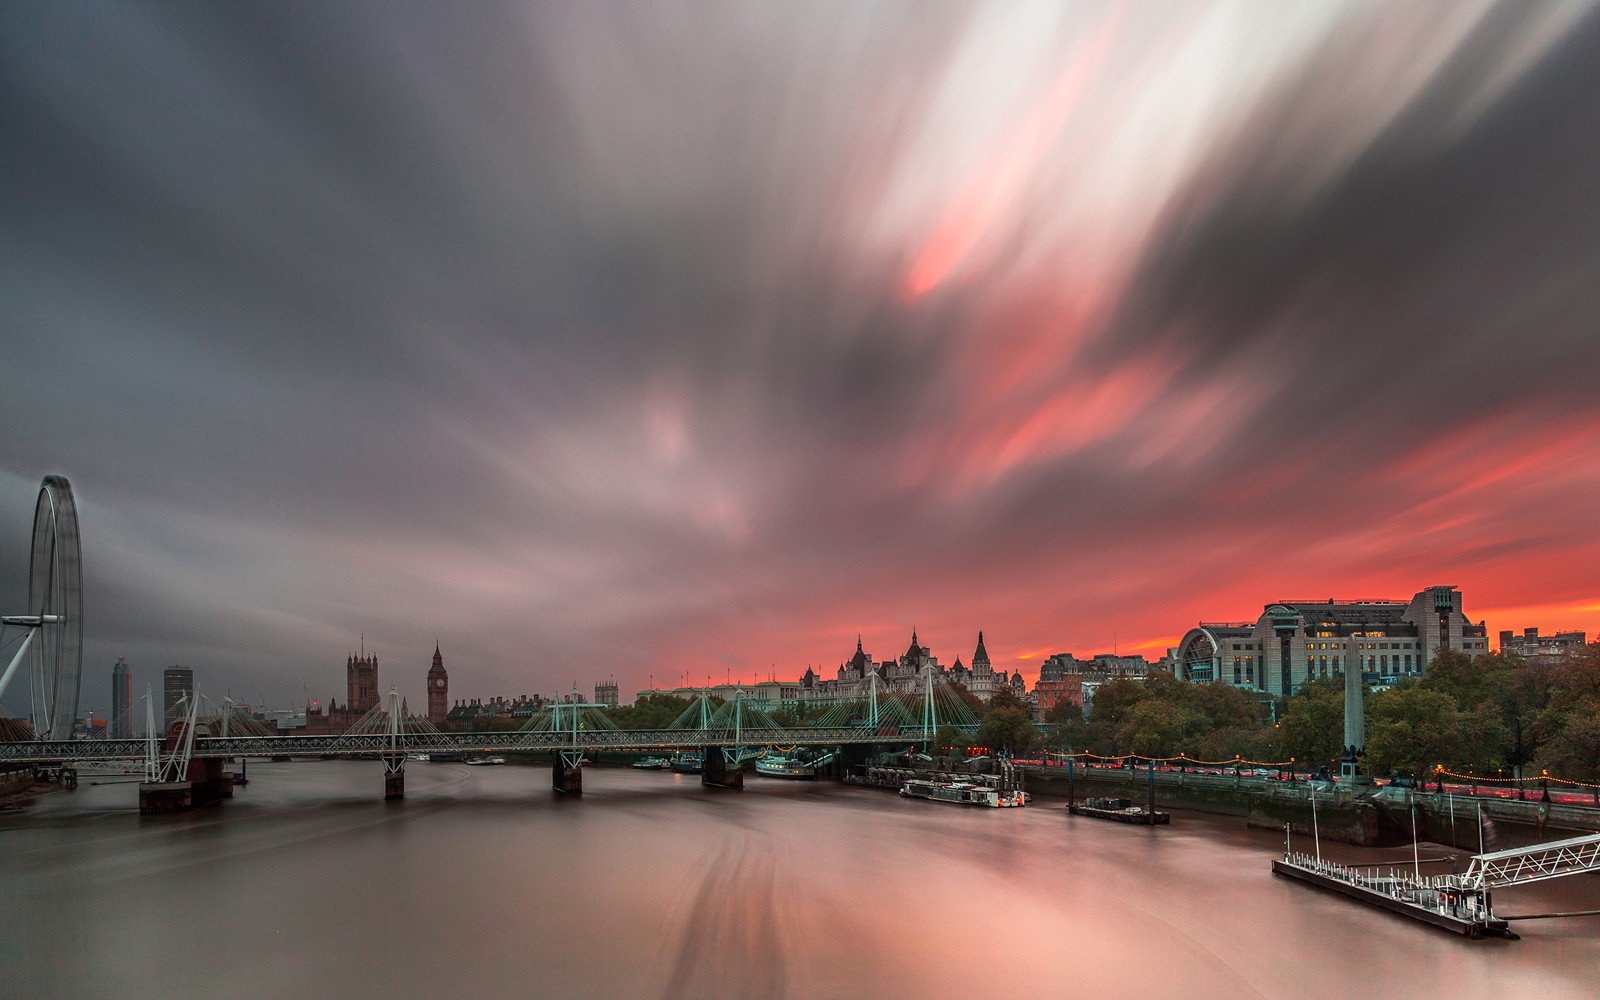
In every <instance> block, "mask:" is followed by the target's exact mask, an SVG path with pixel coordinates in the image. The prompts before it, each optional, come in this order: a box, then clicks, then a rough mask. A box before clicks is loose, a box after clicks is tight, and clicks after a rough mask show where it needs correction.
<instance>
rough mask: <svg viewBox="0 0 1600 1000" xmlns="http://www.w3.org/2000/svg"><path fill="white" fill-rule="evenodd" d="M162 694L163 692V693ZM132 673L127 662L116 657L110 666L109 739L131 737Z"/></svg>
mask: <svg viewBox="0 0 1600 1000" xmlns="http://www.w3.org/2000/svg"><path fill="white" fill-rule="evenodd" d="M163 693H164V692H163ZM132 713H133V671H132V670H131V669H129V667H128V661H127V660H124V659H123V658H122V657H120V656H119V657H117V662H116V663H114V664H112V665H111V738H112V739H114V740H126V739H131V738H132V737H133V714H132Z"/></svg>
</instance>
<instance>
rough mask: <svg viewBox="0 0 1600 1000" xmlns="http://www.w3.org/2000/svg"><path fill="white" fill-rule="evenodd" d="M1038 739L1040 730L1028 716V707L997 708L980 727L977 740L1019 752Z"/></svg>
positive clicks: (985, 744) (1012, 751) (1007, 750)
mask: <svg viewBox="0 0 1600 1000" xmlns="http://www.w3.org/2000/svg"><path fill="white" fill-rule="evenodd" d="M1038 739H1039V730H1038V728H1037V727H1035V726H1034V724H1033V720H1032V719H1030V718H1029V717H1028V712H1027V710H1026V709H1021V708H997V709H995V710H994V711H993V712H990V713H989V717H988V718H987V719H984V720H983V724H982V725H980V726H979V727H978V735H977V737H976V742H977V744H978V745H979V746H985V747H991V748H995V749H1001V750H1005V751H1006V752H1007V753H1019V752H1021V751H1023V750H1026V749H1028V748H1029V747H1031V746H1033V744H1034V743H1035V742H1036V741H1037V740H1038Z"/></svg>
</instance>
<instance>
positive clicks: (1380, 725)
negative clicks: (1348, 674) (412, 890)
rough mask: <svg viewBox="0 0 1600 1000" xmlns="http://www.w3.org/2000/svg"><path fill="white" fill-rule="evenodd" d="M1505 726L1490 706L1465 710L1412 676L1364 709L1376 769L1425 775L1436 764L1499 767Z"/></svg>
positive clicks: (1371, 760) (1452, 767)
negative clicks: (1366, 711)
mask: <svg viewBox="0 0 1600 1000" xmlns="http://www.w3.org/2000/svg"><path fill="white" fill-rule="evenodd" d="M1503 742H1504V735H1503V727H1502V726H1501V723H1500V719H1499V717H1498V714H1497V713H1496V712H1495V710H1494V707H1493V705H1491V704H1489V703H1487V702H1486V703H1485V704H1483V705H1480V706H1478V707H1477V708H1475V709H1472V710H1470V711H1465V712H1463V711H1462V710H1461V709H1460V708H1458V707H1457V706H1456V703H1455V701H1454V700H1453V699H1452V698H1451V697H1450V696H1449V695H1447V694H1444V693H1443V692H1441V691H1436V690H1432V689H1430V688H1427V687H1425V686H1423V685H1422V684H1419V683H1417V682H1414V681H1408V682H1405V683H1402V684H1399V685H1397V686H1395V687H1393V688H1390V689H1389V690H1388V691H1384V692H1381V693H1379V694H1376V695H1373V696H1372V700H1371V701H1370V702H1369V703H1368V713H1367V760H1368V764H1369V766H1370V767H1371V768H1372V770H1373V771H1375V772H1379V773H1381V772H1383V771H1389V770H1398V771H1403V772H1409V773H1411V774H1415V775H1420V776H1426V775H1429V774H1431V773H1432V772H1433V770H1434V768H1435V767H1439V766H1443V767H1445V768H1446V769H1448V770H1475V771H1481V772H1487V771H1489V770H1491V769H1493V768H1494V767H1496V766H1498V765H1499V763H1500V760H1501V758H1500V757H1499V756H1498V750H1497V748H1498V747H1499V746H1500V745H1501V744H1502V743H1503Z"/></svg>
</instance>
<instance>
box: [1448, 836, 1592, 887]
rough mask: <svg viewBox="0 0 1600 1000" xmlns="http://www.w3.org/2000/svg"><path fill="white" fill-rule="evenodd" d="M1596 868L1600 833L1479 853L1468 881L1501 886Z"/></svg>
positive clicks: (1467, 872) (1477, 884) (1468, 872)
mask: <svg viewBox="0 0 1600 1000" xmlns="http://www.w3.org/2000/svg"><path fill="white" fill-rule="evenodd" d="M1594 871H1600V833H1592V834H1590V835H1588V836H1586V837H1573V838H1572V839H1570V840H1553V841H1551V842H1550V843H1548V844H1536V845H1534V846H1533V847H1516V848H1511V849H1510V850H1505V851H1495V852H1493V853H1492V854H1479V855H1477V856H1475V857H1474V858H1473V859H1472V864H1470V865H1469V866H1468V867H1467V871H1466V881H1467V883H1468V884H1469V885H1473V886H1475V887H1477V888H1483V889H1497V888H1500V887H1502V886H1508V885H1523V884H1525V883H1528V882H1542V881H1544V880H1545V879H1551V878H1561V877H1562V876H1564V875H1581V874H1583V873H1584V872H1594Z"/></svg>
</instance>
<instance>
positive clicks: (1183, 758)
mask: <svg viewBox="0 0 1600 1000" xmlns="http://www.w3.org/2000/svg"><path fill="white" fill-rule="evenodd" d="M1045 754H1046V756H1049V757H1054V758H1057V759H1060V760H1065V759H1067V758H1069V757H1070V758H1072V759H1074V760H1084V759H1091V760H1103V761H1113V760H1114V761H1127V760H1138V761H1150V762H1151V763H1154V764H1195V765H1198V766H1200V767H1291V766H1293V765H1294V764H1295V759H1294V758H1293V757H1290V758H1289V759H1288V760H1252V759H1249V758H1246V757H1229V758H1227V759H1226V760H1201V759H1199V758H1197V757H1190V756H1189V755H1188V754H1178V755H1177V756H1176V757H1151V756H1150V755H1149V754H1141V753H1125V754H1113V755H1110V756H1107V755H1105V754H1098V753H1090V752H1089V751H1087V750H1081V751H1079V752H1077V753H1062V752H1060V751H1056V750H1047V751H1045Z"/></svg>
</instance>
